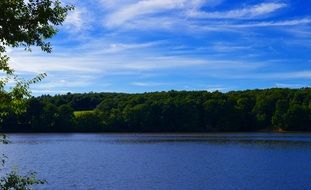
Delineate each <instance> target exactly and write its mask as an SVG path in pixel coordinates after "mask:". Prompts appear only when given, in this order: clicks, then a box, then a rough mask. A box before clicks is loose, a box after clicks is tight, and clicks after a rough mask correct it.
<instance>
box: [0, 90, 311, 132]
mask: <svg viewBox="0 0 311 190" xmlns="http://www.w3.org/2000/svg"><path fill="white" fill-rule="evenodd" d="M310 97H311V89H310V88H304V89H278V88H276V89H267V90H247V91H235V92H228V93H221V92H213V93H211V92H206V91H193V92H187V91H180V92H178V91H169V92H154V93H144V94H122V93H88V94H70V93H68V94H66V95H57V96H54V97H52V96H41V97H38V98H32V99H30V100H29V101H28V103H27V105H28V108H27V112H26V114H25V115H24V116H23V117H16V116H15V115H14V114H10V117H8V118H10V119H8V120H6V122H7V125H6V126H10V127H3V128H2V129H3V130H5V131H20V132H32V131H35V132H72V131H75V132H217V131H228V132H229V131H231V132H234V131H260V130H270V131H272V130H275V131H278V130H285V131H311V125H310V124H311V111H310V110H311V98H310ZM81 109H84V111H80V110H81ZM88 110H89V111H88Z"/></svg>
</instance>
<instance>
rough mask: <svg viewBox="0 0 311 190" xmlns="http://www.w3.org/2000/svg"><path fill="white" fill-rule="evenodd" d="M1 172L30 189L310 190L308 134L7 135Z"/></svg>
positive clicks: (3, 146)
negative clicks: (24, 179)
mask: <svg viewBox="0 0 311 190" xmlns="http://www.w3.org/2000/svg"><path fill="white" fill-rule="evenodd" d="M9 138H10V140H11V141H12V144H9V145H0V150H1V152H3V153H5V154H6V155H7V156H8V157H9V163H8V165H9V166H11V167H15V166H18V169H19V170H20V171H29V170H34V171H37V172H38V176H39V177H40V178H44V179H46V180H48V182H49V184H48V185H45V186H39V187H37V189H47V190H57V189H60V190H62V189H64V190H79V189H89V190H91V189H99V190H105V189H118V190H119V189H125V190H153V189H154V190H174V189H176V190H186V189H187V190H188V189H198V190H201V189H208V190H210V189H224V190H230V189H260V190H261V189H273V190H277V189H280V190H286V189H299V190H300V189H311V135H309V134H264V133H262V134H248V133H246V134H212V135H192V134H189V135H187V134H186V135H185V134H184V135H175V134H167V135H151V134H143V135H142V134H141V135H134V134H123V135H116V134H11V135H9Z"/></svg>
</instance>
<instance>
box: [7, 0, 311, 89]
mask: <svg viewBox="0 0 311 190" xmlns="http://www.w3.org/2000/svg"><path fill="white" fill-rule="evenodd" d="M63 2H64V3H69V4H72V5H74V6H75V10H74V11H72V12H71V13H70V14H69V15H68V18H67V19H66V21H65V22H64V24H63V25H62V26H60V27H58V29H59V31H60V32H59V33H58V34H57V35H56V36H55V37H54V38H53V39H51V40H50V42H51V43H52V44H53V52H52V53H51V54H47V53H43V52H41V51H40V50H39V49H37V48H33V51H32V52H25V51H24V50H23V49H16V48H14V49H9V50H8V54H9V56H10V57H11V65H12V67H13V68H14V69H15V70H16V72H17V73H18V74H19V75H21V76H23V77H24V78H32V77H34V76H36V75H37V74H39V73H42V72H46V73H47V75H48V76H47V77H46V78H45V79H44V80H43V81H42V82H41V83H38V84H35V85H34V86H32V87H31V89H32V92H33V94H34V95H41V94H63V93H67V92H72V93H81V92H90V91H92V92H128V93H137V92H138V93H140V92H150V91H167V90H208V91H216V90H219V91H222V92H227V91H231V90H245V89H255V88H272V87H289V88H300V87H310V86H311V2H310V0H270V1H264V0H87V1H85V0H63Z"/></svg>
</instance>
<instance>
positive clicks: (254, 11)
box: [188, 3, 287, 19]
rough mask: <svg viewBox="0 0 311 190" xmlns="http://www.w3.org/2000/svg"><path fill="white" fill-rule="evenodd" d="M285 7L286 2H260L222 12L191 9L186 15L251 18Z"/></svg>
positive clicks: (215, 17)
mask: <svg viewBox="0 0 311 190" xmlns="http://www.w3.org/2000/svg"><path fill="white" fill-rule="evenodd" d="M285 7H287V4H285V3H261V4H258V5H254V6H250V7H245V8H241V9H235V10H229V11H223V12H206V11H200V10H191V11H190V12H188V16H190V17H194V18H205V19H207V18H208V19H253V18H258V17H262V16H264V17H266V16H268V15H269V14H271V13H274V12H276V11H277V10H279V9H282V8H285Z"/></svg>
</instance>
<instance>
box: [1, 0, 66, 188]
mask: <svg viewBox="0 0 311 190" xmlns="http://www.w3.org/2000/svg"><path fill="white" fill-rule="evenodd" d="M71 9H72V7H71V6H62V4H61V2H60V1H59V0H29V1H24V0H1V1H0V71H1V72H2V73H3V74H4V75H5V77H4V78H2V79H1V80H0V101H1V105H0V124H1V123H2V121H3V120H4V118H5V117H6V116H7V115H8V113H10V112H14V113H16V114H21V113H24V112H25V110H26V106H25V98H27V97H29V96H30V90H29V85H30V84H33V83H36V82H38V81H40V80H42V78H44V77H45V74H41V75H39V76H37V77H35V78H34V79H33V80H29V81H24V80H23V79H21V78H19V77H18V76H17V75H15V73H14V70H13V69H11V68H10V66H9V57H8V56H7V55H6V47H20V46H22V47H24V48H25V49H26V50H30V47H31V46H38V47H40V48H41V49H42V50H43V51H45V52H48V53H49V52H51V50H52V48H51V45H50V43H49V42H46V39H48V38H51V37H53V36H54V35H55V34H56V33H57V29H56V26H58V25H61V24H62V23H63V21H64V20H65V17H66V15H67V12H68V11H69V10H71ZM10 80H14V81H15V86H14V87H12V88H10V90H7V89H8V87H7V83H8V82H9V81H10ZM2 142H5V140H4V139H2ZM41 183H44V181H40V180H36V178H35V176H34V173H31V174H29V175H26V176H20V175H18V174H17V173H16V172H11V173H9V174H8V175H7V176H4V177H2V178H1V179H0V189H3V190H8V189H16V190H27V189H31V186H32V185H34V184H41Z"/></svg>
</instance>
